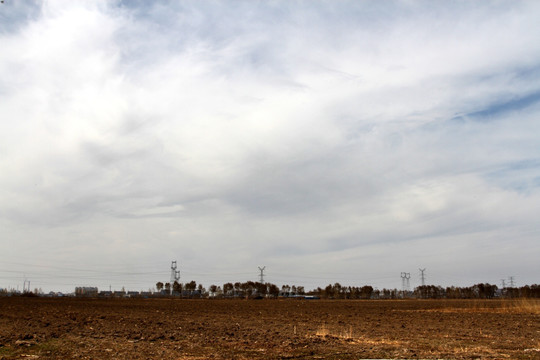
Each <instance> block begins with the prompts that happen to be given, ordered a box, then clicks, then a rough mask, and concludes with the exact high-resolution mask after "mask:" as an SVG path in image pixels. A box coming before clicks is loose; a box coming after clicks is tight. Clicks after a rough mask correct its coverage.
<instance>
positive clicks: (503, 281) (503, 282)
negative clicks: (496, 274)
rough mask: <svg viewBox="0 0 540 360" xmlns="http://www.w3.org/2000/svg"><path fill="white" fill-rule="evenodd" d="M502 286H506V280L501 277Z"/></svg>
mask: <svg viewBox="0 0 540 360" xmlns="http://www.w3.org/2000/svg"><path fill="white" fill-rule="evenodd" d="M501 284H502V288H503V289H505V288H506V281H505V280H504V279H501Z"/></svg>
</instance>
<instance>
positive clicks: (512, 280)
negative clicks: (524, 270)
mask: <svg viewBox="0 0 540 360" xmlns="http://www.w3.org/2000/svg"><path fill="white" fill-rule="evenodd" d="M508 281H510V287H511V288H513V287H514V285H515V284H514V276H510V277H509V278H508Z"/></svg>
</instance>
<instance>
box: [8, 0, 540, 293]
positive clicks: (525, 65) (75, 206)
mask: <svg viewBox="0 0 540 360" xmlns="http://www.w3.org/2000/svg"><path fill="white" fill-rule="evenodd" d="M539 18H540V2H536V1H482V2H473V1H453V2H432V1H399V2H393V1H264V2H254V1H155V2H153V1H127V0H126V1H105V0H102V1H99V0H94V1H68V0H65V1H62V0H60V1H56V0H47V1H20V0H18V1H15V0H5V2H4V4H0V254H1V255H2V256H1V260H0V288H2V287H3V288H10V287H11V288H17V287H19V289H22V286H23V282H24V280H25V279H27V280H29V281H30V282H31V287H32V288H34V287H40V288H42V289H43V290H44V291H50V290H63V291H73V288H74V286H98V287H99V288H100V289H108V288H109V286H110V287H111V288H113V289H120V288H121V287H122V286H125V287H126V288H129V289H133V290H142V289H148V288H151V287H153V286H154V284H155V283H156V282H157V281H158V280H161V281H167V280H168V279H169V276H170V264H171V260H177V261H178V262H179V264H180V270H181V276H182V278H181V281H189V280H196V281H197V282H198V283H200V282H202V283H203V284H204V285H205V286H209V285H210V284H212V283H215V284H218V285H221V284H223V283H224V282H227V281H246V280H257V278H258V277H257V275H258V273H259V271H258V269H257V267H258V266H261V267H262V266H266V270H265V275H266V277H265V280H267V281H270V282H273V283H276V284H278V285H281V284H297V285H304V286H305V287H306V288H307V289H311V288H314V287H317V286H321V287H324V286H325V285H327V284H328V283H334V282H340V283H342V284H345V285H365V284H370V285H373V286H376V287H379V288H383V287H391V288H394V287H397V288H400V287H401V278H400V273H401V272H410V273H411V287H414V286H417V285H419V282H420V280H419V271H418V269H419V268H426V281H427V282H428V283H430V284H440V285H443V286H446V285H452V284H455V285H462V286H463V285H467V286H468V285H472V284H475V283H478V282H490V283H496V284H498V285H500V283H501V281H500V279H508V277H509V276H515V281H516V283H517V284H518V285H524V284H532V283H540V276H539V275H540V265H539V262H538V259H539V257H540V241H539V239H540V221H539V214H540V41H538V34H540V22H539V21H538V19H539ZM507 281H508V280H507Z"/></svg>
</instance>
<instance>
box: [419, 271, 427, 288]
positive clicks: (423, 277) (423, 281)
mask: <svg viewBox="0 0 540 360" xmlns="http://www.w3.org/2000/svg"><path fill="white" fill-rule="evenodd" d="M418 270H420V279H421V280H422V286H425V285H426V277H425V276H424V271H426V268H423V269H418Z"/></svg>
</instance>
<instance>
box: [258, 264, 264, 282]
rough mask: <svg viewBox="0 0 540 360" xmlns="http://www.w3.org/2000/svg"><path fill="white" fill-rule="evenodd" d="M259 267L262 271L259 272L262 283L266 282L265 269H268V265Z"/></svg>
mask: <svg viewBox="0 0 540 360" xmlns="http://www.w3.org/2000/svg"><path fill="white" fill-rule="evenodd" d="M258 268H259V271H260V272H261V273H260V274H259V278H260V283H261V284H264V269H266V266H263V267H262V268H261V267H259V266H258Z"/></svg>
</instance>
